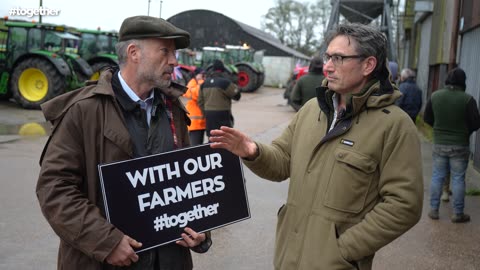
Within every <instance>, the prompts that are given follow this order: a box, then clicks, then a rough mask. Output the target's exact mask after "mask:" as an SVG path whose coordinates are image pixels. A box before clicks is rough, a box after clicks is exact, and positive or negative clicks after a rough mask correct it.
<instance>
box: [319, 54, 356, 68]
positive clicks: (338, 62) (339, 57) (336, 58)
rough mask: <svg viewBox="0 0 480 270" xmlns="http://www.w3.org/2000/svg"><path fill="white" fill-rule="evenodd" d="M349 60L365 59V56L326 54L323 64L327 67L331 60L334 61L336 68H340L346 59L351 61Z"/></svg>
mask: <svg viewBox="0 0 480 270" xmlns="http://www.w3.org/2000/svg"><path fill="white" fill-rule="evenodd" d="M349 58H352V59H353V58H365V56H364V55H339V54H334V55H329V54H327V53H325V54H324V55H323V64H324V65H326V64H327V62H328V61H329V60H332V63H333V64H334V65H335V66H339V65H342V64H343V60H344V59H349Z"/></svg>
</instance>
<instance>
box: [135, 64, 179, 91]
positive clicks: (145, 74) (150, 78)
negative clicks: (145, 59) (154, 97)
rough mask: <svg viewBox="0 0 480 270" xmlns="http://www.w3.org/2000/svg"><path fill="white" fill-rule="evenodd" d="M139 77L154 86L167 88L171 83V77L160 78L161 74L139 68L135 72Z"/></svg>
mask: <svg viewBox="0 0 480 270" xmlns="http://www.w3.org/2000/svg"><path fill="white" fill-rule="evenodd" d="M137 75H138V77H139V78H141V80H142V81H144V82H149V83H150V84H151V85H152V86H153V87H154V88H160V89H162V88H168V87H170V84H171V83H172V80H171V79H168V80H164V79H162V76H163V74H162V75H156V74H155V73H154V72H149V71H146V70H144V69H142V68H140V69H139V70H138V72H137Z"/></svg>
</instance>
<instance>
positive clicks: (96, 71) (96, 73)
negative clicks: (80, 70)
mask: <svg viewBox="0 0 480 270" xmlns="http://www.w3.org/2000/svg"><path fill="white" fill-rule="evenodd" d="M109 66H112V63H109V62H97V63H95V64H93V65H91V67H92V70H93V74H92V76H91V77H90V80H92V81H98V79H99V78H100V72H101V71H102V69H103V68H105V67H109Z"/></svg>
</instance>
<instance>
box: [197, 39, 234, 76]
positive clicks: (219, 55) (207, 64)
mask: <svg viewBox="0 0 480 270" xmlns="http://www.w3.org/2000/svg"><path fill="white" fill-rule="evenodd" d="M216 59H219V60H222V62H223V65H224V66H225V69H226V72H225V73H227V74H226V75H227V77H229V78H230V80H231V81H232V82H233V83H237V80H238V68H237V67H236V66H235V65H234V64H233V59H232V57H231V56H230V54H229V53H228V51H227V50H226V49H225V48H219V47H203V49H202V61H201V66H202V67H203V68H204V69H205V70H206V71H207V72H209V71H211V70H212V66H213V61H214V60H216Z"/></svg>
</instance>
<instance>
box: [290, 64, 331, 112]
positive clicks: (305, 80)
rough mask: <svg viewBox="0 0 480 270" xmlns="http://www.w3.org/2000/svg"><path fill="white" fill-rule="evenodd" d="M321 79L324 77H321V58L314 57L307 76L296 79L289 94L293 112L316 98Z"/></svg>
mask: <svg viewBox="0 0 480 270" xmlns="http://www.w3.org/2000/svg"><path fill="white" fill-rule="evenodd" d="M323 79H325V76H323V60H322V57H320V56H315V57H313V59H312V61H311V62H310V66H309V70H308V73H307V75H304V76H302V77H301V78H300V79H298V81H297V83H296V84H295V87H294V88H293V90H292V93H291V94H290V101H291V103H290V105H291V106H292V107H293V108H294V109H295V111H298V110H300V108H301V107H302V106H303V105H304V104H305V103H307V101H309V100H310V99H312V98H314V97H316V96H317V92H316V91H317V88H318V87H320V86H321V85H322V81H323Z"/></svg>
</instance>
